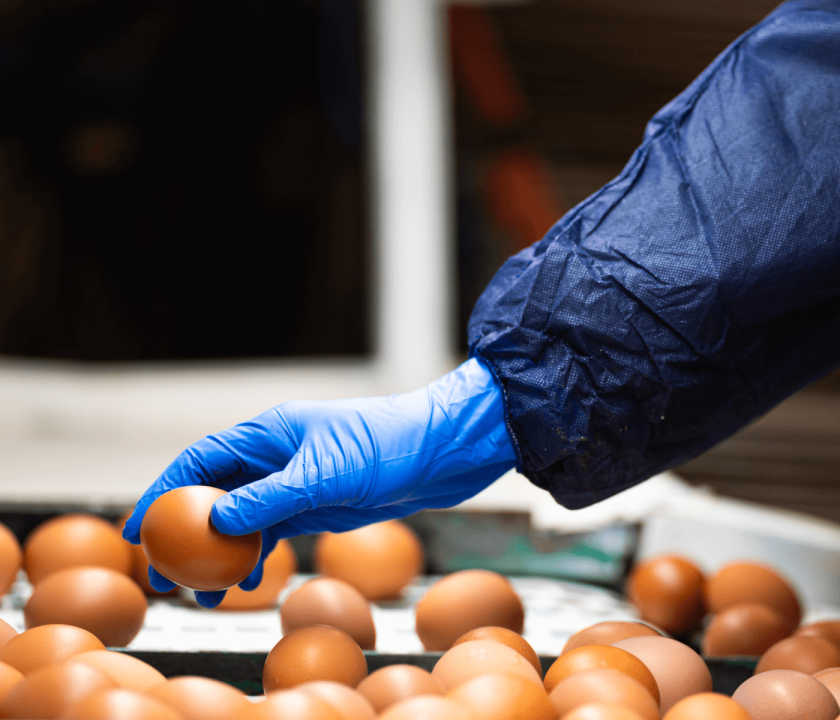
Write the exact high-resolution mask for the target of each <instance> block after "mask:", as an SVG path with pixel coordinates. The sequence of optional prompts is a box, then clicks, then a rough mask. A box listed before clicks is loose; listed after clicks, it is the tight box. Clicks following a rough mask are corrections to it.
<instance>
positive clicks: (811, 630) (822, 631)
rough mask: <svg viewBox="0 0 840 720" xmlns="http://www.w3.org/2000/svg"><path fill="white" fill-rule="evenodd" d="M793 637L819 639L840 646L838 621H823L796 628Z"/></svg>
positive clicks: (839, 623) (839, 622) (839, 625)
mask: <svg viewBox="0 0 840 720" xmlns="http://www.w3.org/2000/svg"><path fill="white" fill-rule="evenodd" d="M794 635H795V636H797V637H799V636H807V637H821V638H825V639H826V640H831V642H833V643H834V644H835V645H840V620H823V621H821V622H814V623H808V624H807V625H802V626H801V627H799V628H797V630H796V632H795V633H794Z"/></svg>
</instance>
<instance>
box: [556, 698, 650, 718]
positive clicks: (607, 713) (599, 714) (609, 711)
mask: <svg viewBox="0 0 840 720" xmlns="http://www.w3.org/2000/svg"><path fill="white" fill-rule="evenodd" d="M562 720H644V718H643V717H642V716H641V715H639V713H637V712H636V711H635V710H631V709H630V708H628V707H625V706H624V705H619V704H618V703H600V702H599V703H587V704H586V705H578V707H576V708H575V709H574V710H572V711H571V712H567V713H566V714H565V715H564V716H563V718H562Z"/></svg>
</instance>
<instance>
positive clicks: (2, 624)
mask: <svg viewBox="0 0 840 720" xmlns="http://www.w3.org/2000/svg"><path fill="white" fill-rule="evenodd" d="M16 635H18V631H17V630H15V629H14V628H13V627H12V626H11V625H9V623H7V622H6V621H5V620H0V647H3V646H4V645H5V644H6V643H7V642H9V640H11V639H12V638H13V637H15V636H16Z"/></svg>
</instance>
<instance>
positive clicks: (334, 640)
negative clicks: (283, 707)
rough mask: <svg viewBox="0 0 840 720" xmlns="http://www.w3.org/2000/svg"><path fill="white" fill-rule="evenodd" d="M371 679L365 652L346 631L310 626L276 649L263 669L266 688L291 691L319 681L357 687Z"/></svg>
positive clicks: (290, 636) (276, 646)
mask: <svg viewBox="0 0 840 720" xmlns="http://www.w3.org/2000/svg"><path fill="white" fill-rule="evenodd" d="M366 676H367V661H366V660H365V655H364V653H363V652H362V649H361V648H360V647H359V645H358V643H356V641H355V640H353V638H351V637H350V636H349V635H348V634H347V633H346V632H344V631H343V630H339V629H338V628H332V627H327V626H325V625H310V626H308V627H303V628H299V629H297V630H293V631H292V632H290V633H289V634H288V635H285V636H284V637H283V638H281V639H280V641H279V642H278V643H277V644H276V645H275V646H274V647H273V648H272V650H271V652H270V653H269V654H268V658H266V661H265V666H264V668H263V689H264V690H265V692H266V693H269V692H271V691H273V690H287V689H289V688H293V687H295V686H296V685H302V684H303V683H306V682H314V681H317V680H331V681H333V682H340V683H344V684H345V685H349V686H350V687H356V686H357V685H358V684H359V683H360V682H361V681H362V680H363V679H364V678H365V677H366Z"/></svg>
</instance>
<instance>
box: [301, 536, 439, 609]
mask: <svg viewBox="0 0 840 720" xmlns="http://www.w3.org/2000/svg"><path fill="white" fill-rule="evenodd" d="M314 561H315V568H316V569H317V571H318V572H319V573H321V574H323V575H326V576H327V577H332V578H337V579H338V580H344V581H345V582H347V583H350V584H351V585H352V586H353V587H355V588H356V589H357V590H358V591H359V592H360V593H362V595H364V596H365V597H366V598H367V599H368V600H390V599H393V598H397V597H399V595H400V593H401V592H402V591H403V589H404V588H405V587H407V586H408V585H409V584H410V583H411V582H412V580H414V578H416V577H417V576H418V575H419V574H420V572H421V571H422V570H423V562H424V554H423V546H422V545H421V544H420V541H419V540H418V539H417V536H416V535H415V534H414V532H413V531H412V530H411V528H409V527H408V526H407V525H405V524H404V523H401V522H400V521H399V520H389V521H387V522H382V523H373V524H372V525H366V526H364V527H361V528H357V529H355V530H349V531H348V532H343V533H337V534H333V533H324V534H323V535H321V536H320V537H319V538H318V540H317V542H316V543H315V549H314Z"/></svg>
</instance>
